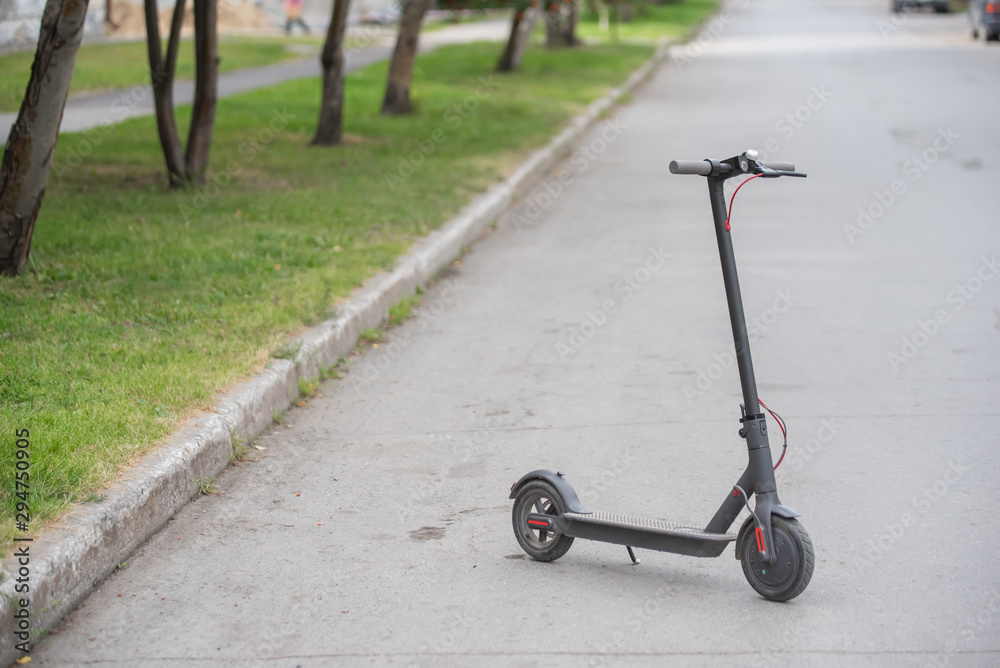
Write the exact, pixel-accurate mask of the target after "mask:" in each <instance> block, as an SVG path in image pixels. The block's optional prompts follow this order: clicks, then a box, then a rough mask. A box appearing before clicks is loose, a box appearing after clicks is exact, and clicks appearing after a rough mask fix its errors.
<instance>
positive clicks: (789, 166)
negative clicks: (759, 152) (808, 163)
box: [761, 162, 795, 172]
mask: <svg viewBox="0 0 1000 668" xmlns="http://www.w3.org/2000/svg"><path fill="white" fill-rule="evenodd" d="M761 164H763V165H764V166H765V167H767V168H768V169H773V170H774V171H776V172H794V171H795V163H792V162H764V163H761Z"/></svg>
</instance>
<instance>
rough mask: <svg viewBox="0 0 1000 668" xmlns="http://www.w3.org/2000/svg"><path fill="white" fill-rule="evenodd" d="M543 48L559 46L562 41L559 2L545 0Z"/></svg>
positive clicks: (557, 0) (558, 0)
mask: <svg viewBox="0 0 1000 668" xmlns="http://www.w3.org/2000/svg"><path fill="white" fill-rule="evenodd" d="M545 2H546V6H545V46H547V47H549V48H550V49H551V48H554V47H557V46H559V44H560V42H561V41H562V28H561V26H560V23H561V22H562V15H561V9H562V8H561V7H560V6H559V4H560V0H545Z"/></svg>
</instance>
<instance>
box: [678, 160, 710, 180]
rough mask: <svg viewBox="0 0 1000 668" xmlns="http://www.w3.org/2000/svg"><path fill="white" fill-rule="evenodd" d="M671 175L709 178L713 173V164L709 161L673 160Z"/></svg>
mask: <svg viewBox="0 0 1000 668" xmlns="http://www.w3.org/2000/svg"><path fill="white" fill-rule="evenodd" d="M670 173H671V174H698V175H700V176H708V175H709V174H711V173H712V163H710V162H709V161H708V160H671V161H670Z"/></svg>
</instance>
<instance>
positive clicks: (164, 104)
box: [143, 0, 188, 188]
mask: <svg viewBox="0 0 1000 668" xmlns="http://www.w3.org/2000/svg"><path fill="white" fill-rule="evenodd" d="M184 4H185V0H177V4H176V5H175V6H174V15H173V20H172V21H171V23H170V37H169V41H168V42H167V59H166V61H164V60H163V52H162V47H161V45H160V25H159V19H158V16H157V8H156V0H144V3H143V7H144V9H145V13H146V47H147V51H148V52H149V72H150V77H151V78H152V80H153V107H154V109H155V110H156V130H157V132H158V133H159V135H160V146H161V147H162V148H163V157H164V159H165V160H166V163H167V174H168V176H169V178H170V185H171V187H174V188H176V187H179V186H182V185H184V184H186V183H187V182H188V175H187V166H186V165H185V164H184V150H183V148H182V147H181V137H180V134H179V133H178V132H177V120H176V118H175V116H174V72H175V70H176V65H177V50H178V47H179V45H180V37H181V23H182V22H183V20H184Z"/></svg>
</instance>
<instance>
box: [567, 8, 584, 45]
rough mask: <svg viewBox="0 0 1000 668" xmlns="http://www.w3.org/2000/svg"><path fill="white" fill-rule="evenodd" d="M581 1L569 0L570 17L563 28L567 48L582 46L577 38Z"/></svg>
mask: <svg viewBox="0 0 1000 668" xmlns="http://www.w3.org/2000/svg"><path fill="white" fill-rule="evenodd" d="M580 1H581V0H568V4H569V15H568V16H567V17H566V23H565V25H564V26H563V40H565V42H566V46H580V39H579V38H578V37H577V36H576V24H577V23H579V22H580Z"/></svg>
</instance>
